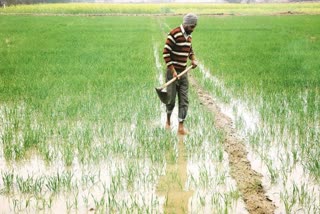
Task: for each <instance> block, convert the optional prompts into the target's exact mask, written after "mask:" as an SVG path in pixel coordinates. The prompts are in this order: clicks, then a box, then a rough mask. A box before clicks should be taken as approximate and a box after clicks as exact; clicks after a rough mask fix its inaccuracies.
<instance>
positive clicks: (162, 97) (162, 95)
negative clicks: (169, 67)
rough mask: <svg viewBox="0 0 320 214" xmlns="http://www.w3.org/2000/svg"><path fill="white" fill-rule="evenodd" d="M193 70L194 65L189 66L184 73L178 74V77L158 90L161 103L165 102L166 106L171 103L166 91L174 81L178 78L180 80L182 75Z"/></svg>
mask: <svg viewBox="0 0 320 214" xmlns="http://www.w3.org/2000/svg"><path fill="white" fill-rule="evenodd" d="M191 68H192V65H191V66H189V67H188V68H186V69H185V70H184V71H182V72H181V73H180V74H178V76H177V77H175V78H172V79H171V80H169V81H168V82H166V83H165V84H163V85H162V86H160V87H158V88H156V92H157V94H158V96H159V98H160V100H161V102H163V103H164V104H168V103H169V101H170V96H169V94H168V93H167V91H164V89H165V88H166V87H167V86H168V85H170V84H171V83H173V82H174V81H176V80H177V79H178V78H180V77H181V76H182V75H184V74H185V73H187V72H188V71H189V70H190V69H191Z"/></svg>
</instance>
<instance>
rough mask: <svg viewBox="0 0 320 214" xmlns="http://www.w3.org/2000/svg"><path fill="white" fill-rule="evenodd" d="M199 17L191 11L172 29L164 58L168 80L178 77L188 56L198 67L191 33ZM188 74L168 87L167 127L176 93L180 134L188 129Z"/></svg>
mask: <svg viewBox="0 0 320 214" xmlns="http://www.w3.org/2000/svg"><path fill="white" fill-rule="evenodd" d="M197 21H198V17H197V16H196V15H195V14H192V13H189V14H187V15H185V16H184V17H183V23H182V24H181V25H180V26H179V27H177V28H175V29H173V30H171V31H170V33H169V34H168V37H167V40H166V44H165V46H164V50H163V58H164V60H165V62H166V65H167V73H166V81H169V80H170V79H172V78H174V77H177V75H178V74H179V73H181V72H182V71H183V70H185V69H186V67H187V61H188V58H189V59H190V60H191V64H192V68H196V67H197V64H198V62H197V60H196V58H195V55H194V53H193V50H192V45H191V40H192V37H191V33H192V32H193V30H194V29H195V27H196V26H197ZM188 87H189V82H188V75H187V74H185V75H183V76H181V77H180V78H179V79H178V80H177V81H175V82H174V83H173V84H171V85H169V86H168V87H167V93H168V94H169V95H170V97H171V99H170V102H169V104H167V105H166V108H167V122H166V128H167V129H170V125H171V121H170V117H171V114H172V111H173V108H174V106H175V100H176V95H177V94H178V103H179V110H178V119H179V127H178V134H181V135H186V134H188V132H187V130H186V129H185V128H184V125H183V122H184V120H185V119H186V116H187V112H188V104H189V101H188Z"/></svg>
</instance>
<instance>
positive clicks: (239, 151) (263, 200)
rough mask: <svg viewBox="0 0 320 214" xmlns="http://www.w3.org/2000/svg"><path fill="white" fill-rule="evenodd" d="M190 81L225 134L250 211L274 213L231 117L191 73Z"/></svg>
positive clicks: (231, 158)
mask: <svg viewBox="0 0 320 214" xmlns="http://www.w3.org/2000/svg"><path fill="white" fill-rule="evenodd" d="M189 81H190V83H191V85H192V86H193V87H194V88H195V89H196V91H197V93H198V96H199V100H200V103H201V104H202V105H204V106H206V107H207V108H208V109H209V111H211V112H212V113H213V114H214V115H215V125H216V127H217V128H218V129H219V130H220V131H222V132H223V133H224V135H225V137H224V142H223V144H224V149H225V151H226V152H227V153H228V156H229V164H230V169H231V176H232V177H233V178H234V180H235V181H236V182H237V186H238V189H239V191H240V193H241V195H242V197H243V200H244V202H245V204H246V208H247V210H248V212H249V213H252V214H262V213H274V211H275V205H274V204H273V203H272V201H271V200H270V199H269V198H267V197H266V195H265V191H264V189H263V187H262V184H261V178H262V175H260V174H259V173H257V172H255V171H254V170H253V169H252V168H251V165H250V162H249V161H248V159H247V151H246V148H245V146H244V145H243V142H241V140H240V138H238V137H237V134H236V131H235V129H234V128H233V125H232V121H231V119H230V118H229V117H227V116H226V115H224V114H223V113H222V112H221V110H220V108H219V107H218V106H217V104H216V103H215V101H214V100H213V98H212V97H211V96H210V95H209V94H208V93H207V92H205V91H204V90H203V89H202V88H201V87H200V86H199V85H198V84H197V82H196V80H195V79H194V78H193V77H192V76H191V75H189Z"/></svg>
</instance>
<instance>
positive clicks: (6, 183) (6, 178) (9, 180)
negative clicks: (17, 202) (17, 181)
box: [1, 171, 14, 194]
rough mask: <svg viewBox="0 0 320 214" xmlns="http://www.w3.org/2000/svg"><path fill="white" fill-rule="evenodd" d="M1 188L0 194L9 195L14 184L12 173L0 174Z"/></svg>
mask: <svg viewBox="0 0 320 214" xmlns="http://www.w3.org/2000/svg"><path fill="white" fill-rule="evenodd" d="M1 177H2V182H3V188H2V189H1V193H3V194H10V193H12V192H13V184H14V171H11V172H1Z"/></svg>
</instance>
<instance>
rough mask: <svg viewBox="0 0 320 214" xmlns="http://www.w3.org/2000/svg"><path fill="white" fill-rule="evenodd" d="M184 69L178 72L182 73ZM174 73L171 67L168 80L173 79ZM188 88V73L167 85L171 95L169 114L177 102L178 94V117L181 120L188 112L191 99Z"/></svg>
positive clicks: (167, 76)
mask: <svg viewBox="0 0 320 214" xmlns="http://www.w3.org/2000/svg"><path fill="white" fill-rule="evenodd" d="M182 71H183V70H182ZM182 71H179V70H177V73H178V74H179V73H181V72H182ZM172 77H173V76H172V73H171V71H170V70H169V69H167V73H166V81H167V82H168V81H169V80H171V79H172ZM188 89H189V81H188V73H186V74H184V75H183V76H181V77H180V79H179V80H176V81H175V82H173V83H172V84H170V85H169V86H168V87H167V93H168V95H169V97H170V101H169V104H167V105H166V108H167V114H171V113H172V111H173V109H174V107H175V103H176V96H177V95H178V107H179V109H178V119H179V122H183V121H184V120H185V119H186V117H187V113H188V106H189V99H188Z"/></svg>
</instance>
